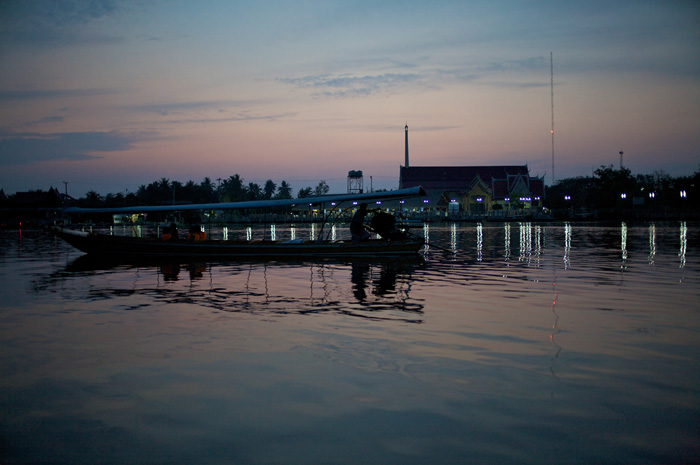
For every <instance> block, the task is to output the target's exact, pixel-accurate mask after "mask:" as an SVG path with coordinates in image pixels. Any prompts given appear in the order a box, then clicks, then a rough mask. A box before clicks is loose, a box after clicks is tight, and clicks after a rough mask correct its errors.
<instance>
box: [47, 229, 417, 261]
mask: <svg viewBox="0 0 700 465" xmlns="http://www.w3.org/2000/svg"><path fill="white" fill-rule="evenodd" d="M53 232H54V234H56V236H58V237H60V238H61V239H63V240H65V241H66V242H68V243H69V244H70V245H72V246H73V247H75V248H76V249H78V250H80V251H82V252H85V253H87V254H92V255H109V256H149V257H163V256H169V257H172V256H179V257H270V258H274V257H345V256H356V257H362V256H365V257H376V256H395V255H398V256H400V255H408V254H415V253H417V252H418V251H419V250H420V249H421V247H422V246H423V243H424V242H423V240H422V239H404V240H383V239H374V240H368V241H363V242H350V241H338V242H315V241H306V242H276V241H249V242H243V241H216V240H207V241H201V242H188V241H185V240H178V241H161V240H158V239H150V238H138V237H124V236H111V235H107V234H94V233H83V232H80V231H70V230H63V229H54V230H53Z"/></svg>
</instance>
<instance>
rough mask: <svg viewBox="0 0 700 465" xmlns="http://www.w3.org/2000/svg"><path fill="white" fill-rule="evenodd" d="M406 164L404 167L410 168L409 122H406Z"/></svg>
mask: <svg viewBox="0 0 700 465" xmlns="http://www.w3.org/2000/svg"><path fill="white" fill-rule="evenodd" d="M405 129H406V163H404V166H405V167H406V168H408V122H406V128H405Z"/></svg>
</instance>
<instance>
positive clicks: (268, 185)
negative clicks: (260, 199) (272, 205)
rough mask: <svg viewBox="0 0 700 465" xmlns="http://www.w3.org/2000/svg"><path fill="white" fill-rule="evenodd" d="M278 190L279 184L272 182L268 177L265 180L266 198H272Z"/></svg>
mask: <svg viewBox="0 0 700 465" xmlns="http://www.w3.org/2000/svg"><path fill="white" fill-rule="evenodd" d="M276 190H277V185H276V184H275V183H274V182H272V180H271V179H268V180H267V181H266V182H265V187H264V188H263V191H264V195H265V200H270V199H271V198H272V196H273V195H275V191H276Z"/></svg>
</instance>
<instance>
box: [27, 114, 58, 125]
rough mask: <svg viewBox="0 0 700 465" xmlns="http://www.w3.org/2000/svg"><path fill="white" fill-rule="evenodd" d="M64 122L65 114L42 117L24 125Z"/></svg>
mask: <svg viewBox="0 0 700 465" xmlns="http://www.w3.org/2000/svg"><path fill="white" fill-rule="evenodd" d="M62 122H63V116H47V117H46V118H41V119H39V120H36V121H28V122H26V123H24V124H22V126H34V125H38V124H44V123H62Z"/></svg>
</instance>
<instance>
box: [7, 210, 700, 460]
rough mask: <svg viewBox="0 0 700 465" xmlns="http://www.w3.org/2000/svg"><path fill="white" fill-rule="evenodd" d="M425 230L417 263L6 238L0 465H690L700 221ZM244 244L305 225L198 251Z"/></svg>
mask: <svg viewBox="0 0 700 465" xmlns="http://www.w3.org/2000/svg"><path fill="white" fill-rule="evenodd" d="M422 231H423V234H424V236H425V237H426V238H427V239H428V242H429V243H430V244H431V245H429V246H428V247H426V252H425V253H424V254H423V255H422V256H421V257H416V259H415V260H374V261H367V260H364V261H342V260H341V261H272V262H259V261H227V262H183V261H180V260H168V261H162V260H160V261H157V262H153V261H142V262H133V261H127V262H119V261H117V262H105V261H103V260H94V259H91V258H89V257H85V256H82V255H81V254H80V253H79V252H77V251H75V250H73V249H71V248H70V246H68V245H66V244H64V243H62V242H61V241H59V240H57V239H54V238H51V237H49V236H47V235H45V234H44V233H41V232H37V231H22V232H21V233H20V232H16V231H14V232H13V231H9V232H2V233H1V234H0V278H1V279H0V286H1V289H2V295H3V300H2V303H0V317H1V318H2V325H0V331H1V337H0V343H1V344H2V345H1V346H0V366H1V367H2V371H1V372H0V373H1V374H2V381H0V386H1V387H0V409H2V410H1V411H3V412H4V413H3V415H2V417H0V435H1V436H0V437H2V438H3V443H2V447H0V463H12V462H13V461H15V462H16V461H25V462H41V461H44V462H51V461H56V462H70V463H95V462H106V463H125V462H128V463H143V462H145V461H147V462H151V463H192V462H200V463H201V462H205V463H464V461H467V462H468V461H472V462H477V463H504V462H506V463H508V462H511V463H513V462H516V463H542V462H549V463H566V462H577V463H591V462H608V463H682V462H692V461H694V460H696V458H697V457H698V456H699V455H698V454H699V453H700V450H699V449H698V446H697V418H700V415H699V414H700V395H699V394H698V392H697V386H698V385H700V370H698V369H697V360H698V359H700V338H699V337H698V336H699V331H700V306H699V304H698V302H699V301H700V252H699V251H700V232H699V231H700V229H699V228H698V225H696V224H692V223H685V222H682V223H668V224H641V225H635V224H625V223H617V224H611V225H585V224H577V223H566V224H531V223H505V224H498V223H496V224H491V223H478V224H445V225H435V224H431V225H428V224H426V225H424V226H423V228H422ZM258 232H264V233H265V234H268V235H273V234H274V235H276V237H278V239H279V238H282V239H283V240H284V239H285V238H288V237H291V238H294V237H300V238H308V237H313V236H314V235H315V233H316V232H317V228H316V227H313V226H300V225H297V226H296V227H293V228H290V227H286V226H282V225H277V226H276V228H274V229H273V228H270V227H269V226H266V227H265V228H264V229H263V228H252V227H251V228H247V229H246V228H242V229H235V228H229V229H228V230H223V229H222V230H221V231H210V232H209V234H210V235H212V234H213V235H216V234H220V235H221V236H224V235H230V236H231V237H232V238H233V237H246V236H247V235H251V236H252V235H254V234H255V233H258ZM141 233H142V234H148V233H149V232H147V231H141ZM328 233H329V234H335V235H337V237H344V235H345V234H346V231H344V230H342V229H340V230H338V231H334V230H330V231H328ZM516 257H517V260H516Z"/></svg>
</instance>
